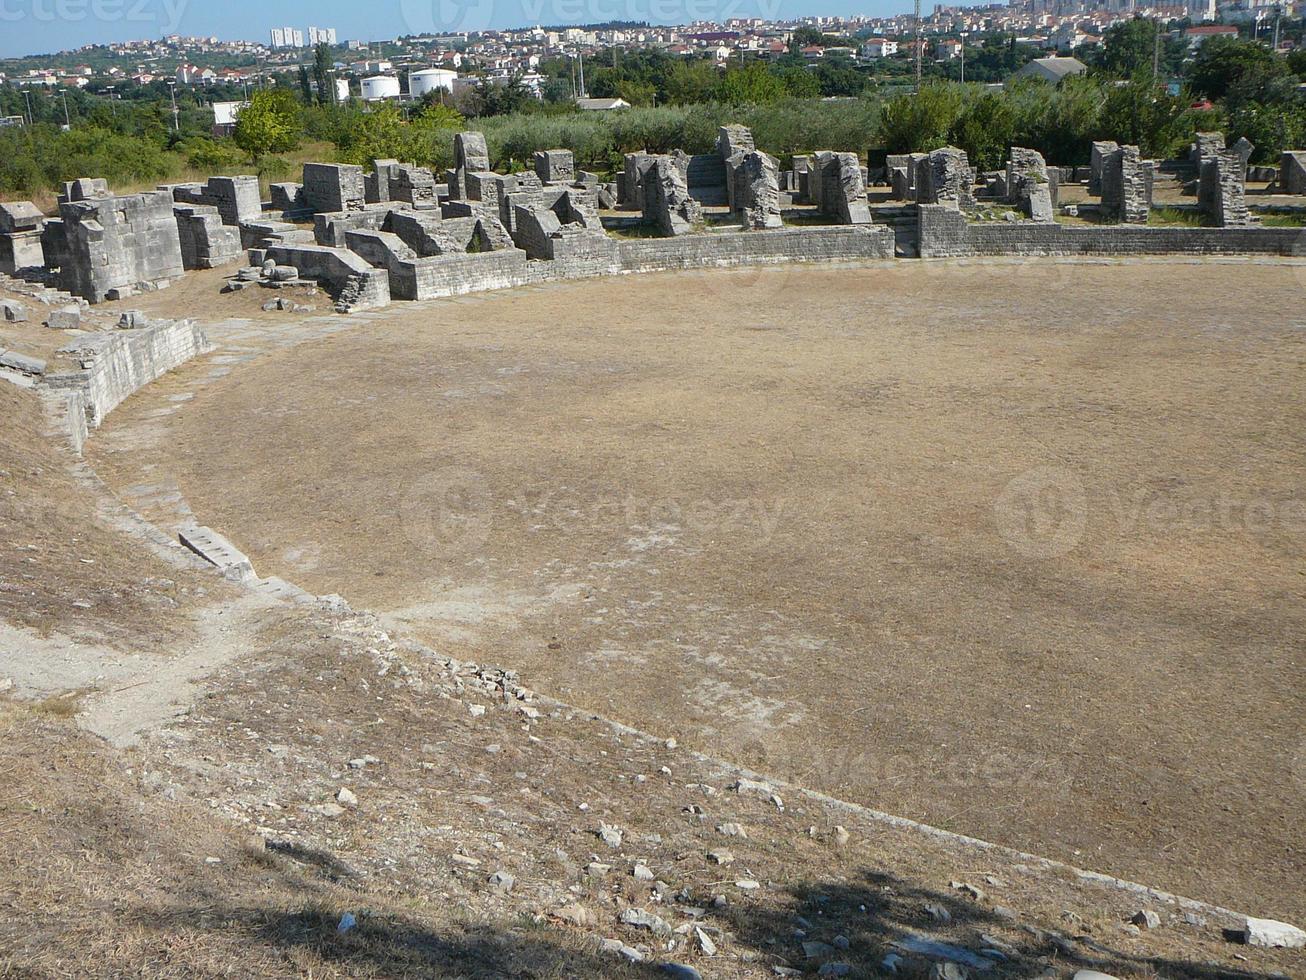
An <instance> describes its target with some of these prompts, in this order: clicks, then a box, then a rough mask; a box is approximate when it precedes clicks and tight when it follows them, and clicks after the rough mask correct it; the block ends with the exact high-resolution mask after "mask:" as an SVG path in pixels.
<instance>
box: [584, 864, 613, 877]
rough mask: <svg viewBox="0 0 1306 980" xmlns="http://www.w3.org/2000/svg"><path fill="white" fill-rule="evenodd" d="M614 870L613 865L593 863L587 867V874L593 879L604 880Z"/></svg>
mask: <svg viewBox="0 0 1306 980" xmlns="http://www.w3.org/2000/svg"><path fill="white" fill-rule="evenodd" d="M611 870H612V865H610V864H602V863H601V862H599V861H591V862H590V863H589V864H587V865H586V866H585V873H586V874H587V875H589V876H590V877H591V878H602V877H603V876H604V875H606V874H607V873H608V872H609V871H611Z"/></svg>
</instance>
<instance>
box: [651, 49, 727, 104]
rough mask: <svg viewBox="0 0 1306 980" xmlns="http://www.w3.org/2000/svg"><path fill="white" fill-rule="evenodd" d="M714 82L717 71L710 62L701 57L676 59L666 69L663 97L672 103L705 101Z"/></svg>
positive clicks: (710, 95)
mask: <svg viewBox="0 0 1306 980" xmlns="http://www.w3.org/2000/svg"><path fill="white" fill-rule="evenodd" d="M716 84H717V72H716V68H714V67H713V66H712V63H711V62H709V61H707V60H705V59H702V58H697V59H695V60H693V61H678V62H676V63H675V64H673V65H672V66H671V68H670V69H669V70H668V71H667V75H666V81H665V83H664V88H663V99H664V101H666V102H668V103H670V104H672V105H695V104H697V103H699V102H707V101H708V100H709V99H711V98H712V90H713V89H714V88H715V87H716Z"/></svg>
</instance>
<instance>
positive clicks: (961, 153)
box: [916, 146, 975, 211]
mask: <svg viewBox="0 0 1306 980" xmlns="http://www.w3.org/2000/svg"><path fill="white" fill-rule="evenodd" d="M972 180H973V177H972V171H971V169H970V161H969V160H968V159H967V158H966V151H965V150H959V149H957V148H956V147H955V146H945V147H943V148H942V149H939V150H935V151H933V152H932V153H930V154H929V155H928V156H927V157H925V158H924V159H923V160H921V161H920V163H919V165H918V166H917V168H916V200H917V202H918V203H920V204H946V205H947V206H948V207H953V208H959V209H962V210H967V211H968V210H970V209H971V208H973V207H974V206H975V193H974V188H973V187H972V186H971V182H972Z"/></svg>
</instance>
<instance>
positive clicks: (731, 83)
mask: <svg viewBox="0 0 1306 980" xmlns="http://www.w3.org/2000/svg"><path fill="white" fill-rule="evenodd" d="M784 95H785V85H784V82H782V81H781V80H780V79H779V78H777V77H776V76H775V75H773V74H772V73H771V71H770V69H769V68H767V66H766V65H764V64H763V63H762V62H760V61H750V62H749V63H748V64H746V65H742V66H737V67H733V68H730V69H729V70H727V71H726V73H725V74H724V75H722V76H721V81H720V82H719V83H718V84H717V88H716V97H717V100H718V101H719V102H724V103H726V104H727V105H765V104H767V103H770V102H776V101H778V100H780V99H782V98H784Z"/></svg>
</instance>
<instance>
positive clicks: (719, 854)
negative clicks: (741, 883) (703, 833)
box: [707, 847, 735, 865]
mask: <svg viewBox="0 0 1306 980" xmlns="http://www.w3.org/2000/svg"><path fill="white" fill-rule="evenodd" d="M707 859H708V860H709V861H711V862H712V863H713V864H720V865H726V864H733V863H734V860H735V856H734V854H732V853H731V852H730V851H727V850H726V849H725V848H724V847H720V848H717V849H716V850H715V851H708V852H707Z"/></svg>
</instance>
